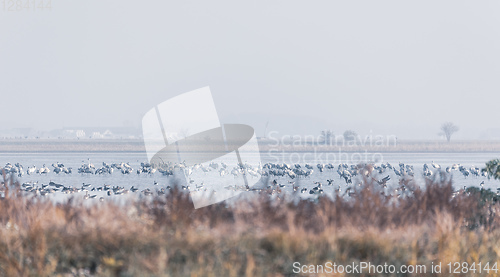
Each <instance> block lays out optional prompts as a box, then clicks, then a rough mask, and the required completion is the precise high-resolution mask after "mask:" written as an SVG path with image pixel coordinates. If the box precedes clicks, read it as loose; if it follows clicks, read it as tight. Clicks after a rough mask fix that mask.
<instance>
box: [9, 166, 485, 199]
mask: <svg viewBox="0 0 500 277" xmlns="http://www.w3.org/2000/svg"><path fill="white" fill-rule="evenodd" d="M176 171H181V172H183V173H184V174H185V176H187V177H188V180H189V181H188V184H186V185H183V186H182V187H181V189H183V190H189V191H191V192H194V191H200V190H205V191H206V190H207V189H209V188H207V186H206V185H204V184H203V182H201V183H199V184H197V183H195V182H194V181H193V180H192V179H191V178H189V176H191V175H192V174H193V173H194V172H197V171H198V172H200V173H202V174H216V176H220V177H224V176H226V175H227V176H231V175H232V176H234V177H235V178H236V177H238V176H241V175H248V176H252V177H258V178H260V177H262V178H261V179H260V180H261V184H262V185H263V186H260V188H254V189H250V188H248V187H247V189H246V190H256V191H265V192H269V193H270V194H275V193H280V192H281V191H282V189H285V188H286V187H289V188H290V190H291V191H292V192H294V193H295V192H300V193H302V194H309V195H321V194H323V193H325V190H324V187H323V184H322V183H321V182H320V181H316V180H314V181H309V182H308V181H307V180H308V179H310V178H311V176H312V175H313V173H314V174H315V179H317V178H320V179H321V176H324V177H325V178H326V184H327V185H326V186H328V187H332V188H333V190H334V191H335V192H337V193H340V192H342V191H343V188H342V186H341V184H342V183H345V185H344V191H345V192H344V195H348V196H349V195H352V194H353V193H354V188H353V186H352V183H353V179H354V178H355V177H360V178H365V179H367V180H372V181H374V182H376V183H378V184H379V185H381V186H382V187H383V188H387V185H388V182H389V181H390V180H391V176H390V174H391V173H394V174H395V175H396V176H397V177H398V179H400V181H399V182H398V184H399V185H397V186H396V187H395V192H396V193H397V192H398V191H399V192H401V191H404V190H405V187H404V185H402V183H403V182H401V181H402V180H409V179H412V178H413V176H415V170H414V167H413V166H412V165H408V164H406V165H405V164H403V163H399V164H398V165H391V164H390V163H388V162H386V163H381V164H351V165H348V164H346V163H341V164H338V165H337V166H335V165H333V164H331V163H327V164H321V163H319V164H316V165H311V164H287V163H265V164H263V165H262V164H258V165H255V166H253V165H250V164H248V163H241V164H238V165H235V166H232V167H231V166H228V165H227V164H225V163H223V162H222V163H216V162H211V163H209V164H208V165H203V164H196V165H193V166H187V165H186V164H185V163H165V164H161V165H155V164H150V163H140V165H139V166H138V168H137V169H135V170H134V169H133V168H132V166H131V165H130V163H123V162H122V163H111V164H108V163H105V162H103V163H102V165H101V166H95V165H94V164H92V163H91V162H90V160H88V161H83V162H82V164H81V166H80V167H78V168H77V170H76V172H77V173H78V174H81V175H83V176H85V175H111V174H114V172H119V173H121V174H123V175H128V174H133V173H136V174H138V175H141V174H148V175H151V176H154V175H155V174H161V175H162V176H166V177H169V176H173V175H174V174H175V172H176ZM452 171H458V172H460V173H461V174H462V175H463V176H464V177H465V178H467V177H469V176H476V177H479V176H482V177H487V175H486V173H485V172H483V171H481V170H480V169H479V168H478V167H474V166H472V167H465V166H462V165H460V164H453V165H452V166H448V167H446V168H445V169H442V168H441V166H440V165H439V164H436V163H434V162H432V163H430V164H424V165H423V168H422V175H423V176H424V177H426V178H430V177H432V176H433V175H434V174H436V173H438V172H439V173H444V172H446V173H451V172H452ZM3 172H5V173H6V174H11V175H16V176H18V177H23V175H24V174H27V175H34V174H40V175H48V174H51V172H53V173H54V174H73V170H72V168H71V167H66V166H65V165H64V164H62V163H59V162H56V163H53V164H52V165H51V168H49V167H47V166H46V165H45V164H44V165H43V166H42V167H40V168H37V167H36V166H34V165H33V166H29V167H27V169H26V170H24V167H23V166H22V165H21V164H19V163H15V164H11V163H7V164H6V165H5V166H4V167H3ZM335 173H336V174H337V175H338V178H339V180H340V181H339V182H340V183H339V185H334V184H336V183H335V180H334V179H335V178H334V177H333V176H335ZM380 175H381V176H384V175H386V176H385V177H383V178H380V179H378V178H375V177H377V176H380ZM323 179H324V178H323ZM298 180H304V181H298ZM281 183H283V184H281ZM296 183H299V184H300V185H296ZM303 183H306V185H303ZM482 185H484V181H483V182H482V183H481V186H482ZM155 186H158V182H157V181H154V183H153V186H148V187H146V188H145V189H139V188H138V187H136V186H131V187H130V188H125V186H110V185H103V186H92V185H91V184H85V183H83V184H82V185H79V186H70V185H68V186H66V185H62V184H57V183H55V182H53V181H50V182H49V183H48V184H38V182H37V181H30V182H25V183H22V185H21V188H22V189H23V190H24V191H26V192H31V193H34V194H36V195H47V194H51V193H55V192H61V193H66V194H72V193H79V192H84V193H85V195H84V199H93V198H97V196H98V195H97V194H94V193H97V192H103V193H101V194H103V195H104V196H106V195H107V196H113V195H123V194H128V193H129V192H132V193H135V192H137V191H140V193H141V194H143V195H146V196H148V195H153V194H157V195H161V194H166V193H167V192H168V191H169V190H170V189H171V187H170V186H165V187H161V188H160V187H159V186H158V187H157V188H156V189H155ZM311 186H312V188H311ZM257 187H259V186H257ZM89 193H90V194H89ZM99 199H100V200H101V201H103V200H104V197H100V198H99Z"/></svg>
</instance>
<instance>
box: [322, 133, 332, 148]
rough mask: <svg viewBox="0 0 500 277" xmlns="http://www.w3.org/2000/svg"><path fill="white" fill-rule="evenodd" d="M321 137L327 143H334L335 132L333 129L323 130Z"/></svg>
mask: <svg viewBox="0 0 500 277" xmlns="http://www.w3.org/2000/svg"><path fill="white" fill-rule="evenodd" d="M321 137H322V138H323V143H324V144H326V145H332V137H333V132H332V131H331V130H323V131H321Z"/></svg>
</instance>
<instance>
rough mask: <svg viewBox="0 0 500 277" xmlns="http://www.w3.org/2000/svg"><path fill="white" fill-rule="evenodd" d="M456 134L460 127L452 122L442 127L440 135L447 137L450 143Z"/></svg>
mask: <svg viewBox="0 0 500 277" xmlns="http://www.w3.org/2000/svg"><path fill="white" fill-rule="evenodd" d="M456 132H458V126H457V125H455V124H453V123H451V122H445V123H443V125H441V133H440V135H444V136H446V140H447V141H448V142H450V139H451V135H453V134H454V133H456Z"/></svg>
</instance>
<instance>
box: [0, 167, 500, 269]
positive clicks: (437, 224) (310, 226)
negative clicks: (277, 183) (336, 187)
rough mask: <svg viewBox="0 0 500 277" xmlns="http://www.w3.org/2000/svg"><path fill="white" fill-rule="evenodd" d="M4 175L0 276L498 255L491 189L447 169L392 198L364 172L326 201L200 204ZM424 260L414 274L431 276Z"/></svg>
mask: <svg viewBox="0 0 500 277" xmlns="http://www.w3.org/2000/svg"><path fill="white" fill-rule="evenodd" d="M4 177H5V176H4ZM4 182H5V183H7V184H6V187H7V188H9V190H10V191H5V196H6V197H5V198H3V199H0V275H1V276H269V275H273V276H289V275H293V274H292V273H293V266H292V264H293V263H294V262H296V261H298V262H300V263H301V264H324V263H325V262H327V261H331V262H336V263H341V264H348V263H353V262H360V261H366V262H371V263H372V264H384V263H388V264H394V265H402V264H406V265H416V264H427V265H430V263H431V262H435V263H436V262H439V261H442V262H443V264H445V263H448V262H469V263H472V262H482V263H483V264H485V263H486V262H490V263H494V262H497V261H498V258H499V255H500V244H499V238H500V228H499V226H500V217H499V215H498V212H499V208H500V206H499V204H498V203H497V200H498V199H497V196H496V194H493V193H492V192H490V191H484V190H479V189H469V190H467V191H462V192H460V193H458V194H456V193H455V194H454V192H453V189H452V184H451V182H450V181H449V180H446V179H443V180H438V181H428V183H427V184H425V185H424V186H423V187H422V188H420V187H417V186H412V185H411V184H406V185H407V187H408V190H407V192H406V193H405V194H404V195H402V196H401V197H387V196H384V194H382V193H381V191H380V189H379V185H378V184H374V183H372V182H370V181H367V180H364V182H363V184H362V185H361V186H360V187H359V188H358V189H357V190H356V193H355V194H352V195H351V196H350V197H340V196H336V197H335V199H334V200H331V199H330V198H328V197H320V198H319V199H318V200H316V201H310V200H300V201H290V199H281V200H280V199H278V198H276V197H274V196H269V195H258V196H256V197H254V198H252V199H251V200H242V201H240V202H238V204H235V205H231V206H229V205H227V204H225V203H219V204H215V205H211V206H208V207H205V208H201V209H197V210H195V209H194V208H193V205H192V203H191V201H190V199H189V195H188V194H186V193H183V192H182V191H180V190H174V191H172V192H171V193H170V194H168V195H162V196H155V197H153V198H152V199H138V200H136V201H133V202H132V201H131V202H129V203H127V204H125V205H123V204H116V203H113V202H102V203H99V204H98V205H92V206H87V205H82V202H81V201H76V200H74V199H72V200H70V201H68V202H67V203H64V204H54V203H53V202H51V201H50V200H47V199H45V198H43V197H38V198H37V197H27V196H23V195H22V194H21V193H19V192H18V191H16V184H15V183H14V182H12V180H10V181H8V180H5V181H4ZM427 270H428V273H427V274H419V275H418V276H433V275H432V274H430V273H429V272H430V269H429V267H428V269H427ZM325 275H326V274H325ZM476 275H477V276H497V274H496V273H495V272H494V271H491V272H489V273H486V272H483V273H481V274H478V273H476V274H475V276H476ZM320 276H321V274H320ZM330 276H331V275H330ZM337 276H341V275H337ZM358 276H370V275H368V274H364V275H363V274H360V275H358ZM372 276H373V275H372ZM402 276H405V275H402ZM406 276H412V275H406ZM415 276H417V275H415ZM436 276H447V275H446V274H443V275H436ZM464 276H465V275H464Z"/></svg>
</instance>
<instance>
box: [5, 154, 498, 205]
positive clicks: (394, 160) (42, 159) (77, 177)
mask: <svg viewBox="0 0 500 277" xmlns="http://www.w3.org/2000/svg"><path fill="white" fill-rule="evenodd" d="M260 154H261V161H262V163H266V162H275V163H282V162H285V163H290V164H292V163H300V164H302V165H304V164H305V163H308V164H311V165H312V166H313V167H314V172H313V173H312V174H311V176H309V177H306V178H296V179H293V180H292V179H290V178H284V177H279V178H278V177H273V176H271V177H269V178H266V179H264V180H266V181H268V182H271V181H272V180H275V179H276V181H277V182H278V183H279V184H285V185H287V186H286V187H285V188H283V190H285V191H291V186H289V181H293V182H294V183H295V185H296V186H300V187H301V188H307V189H311V188H312V187H314V186H316V185H315V184H314V182H321V183H322V184H323V188H324V191H325V194H331V193H332V192H333V190H334V189H338V188H339V187H340V188H341V189H343V190H345V188H346V187H347V185H346V183H345V181H344V180H343V179H341V178H340V176H339V175H338V173H337V172H336V168H337V166H338V164H339V163H347V164H357V163H359V162H367V161H376V162H377V163H378V164H379V163H381V162H384V163H385V162H389V163H390V164H392V165H393V166H398V164H399V162H402V163H404V164H409V165H413V166H414V169H415V176H414V178H415V180H416V181H417V182H418V183H423V180H424V177H423V176H422V166H423V164H424V163H427V164H428V165H429V166H430V163H431V162H432V161H434V162H435V163H437V164H440V165H441V167H442V168H443V169H445V168H446V167H447V166H451V165H453V164H461V165H463V166H466V167H468V168H469V167H471V166H476V167H479V168H483V167H484V164H485V163H486V162H487V161H489V160H491V159H495V158H498V157H500V153H378V154H373V153H358V154H356V153H336V155H333V154H332V153H326V152H319V153H314V152H310V153H276V152H272V153H260ZM255 155H256V156H257V153H256V154H255ZM334 156H335V159H334ZM89 161H90V162H91V163H93V164H94V165H95V166H96V168H97V167H100V166H101V165H102V163H103V162H106V163H108V164H111V163H122V162H124V163H130V165H131V166H132V168H134V171H133V173H131V174H128V175H123V174H122V173H121V172H119V171H118V170H115V172H114V173H113V174H111V175H110V174H103V175H93V174H79V173H77V168H78V167H80V165H81V164H82V163H88V162H89ZM8 162H10V163H12V164H14V163H20V164H21V165H23V167H24V169H25V170H26V169H27V167H28V166H33V165H35V166H36V167H37V168H40V167H41V166H42V165H44V164H45V165H46V166H47V167H49V168H50V169H52V166H51V164H52V163H57V162H59V163H63V164H64V165H65V166H66V167H72V168H73V173H72V174H64V173H61V174H56V173H54V172H53V171H51V172H50V173H48V174H46V175H40V174H32V175H26V174H25V175H24V176H22V177H21V178H19V181H20V182H21V183H25V182H38V185H41V184H48V183H49V182H50V181H52V182H55V183H58V184H63V185H65V186H73V187H81V186H82V184H91V185H92V186H91V187H99V186H103V185H110V186H120V187H125V188H126V189H130V187H132V186H134V187H136V188H138V189H139V191H140V190H143V189H146V188H150V189H152V190H153V191H154V190H156V189H161V188H166V187H167V186H169V185H172V181H173V180H172V178H169V177H166V176H163V175H162V174H161V173H159V172H157V173H155V174H139V175H138V174H136V173H135V170H136V169H137V168H139V166H140V164H141V162H147V157H146V154H145V153H137V152H135V153H115V152H113V153H55V152H54V153H15V154H13V153H2V154H0V164H1V165H5V164H6V163H8ZM244 162H245V161H244ZM317 163H332V164H333V165H335V169H334V170H326V169H325V171H324V172H322V173H321V172H319V170H317V168H316V164H317ZM431 169H433V168H432V167H431ZM433 171H437V170H436V169H433ZM386 175H389V176H390V177H391V181H389V182H388V184H397V182H398V176H396V174H395V173H394V171H392V170H391V171H387V172H385V173H383V174H381V176H379V177H380V178H382V177H385V176H386ZM451 175H452V178H453V184H454V187H455V188H462V187H463V186H479V184H480V183H481V182H482V181H484V187H485V188H491V189H492V190H494V191H496V189H497V187H500V181H496V180H488V178H486V177H475V176H472V175H471V176H469V177H467V178H466V177H464V176H463V175H462V173H460V172H459V171H452V173H451ZM193 176H196V177H197V180H204V181H206V182H217V181H218V180H221V179H220V178H224V179H225V180H226V181H227V180H229V182H231V180H233V179H234V177H233V176H231V175H227V176H224V177H221V176H219V174H218V172H216V171H214V172H208V173H204V172H201V173H200V172H195V173H194V174H193ZM379 177H377V178H379ZM231 178H232V179H231ZM327 179H333V180H334V185H333V186H326V183H327V182H326V180H327ZM257 180H258V179H253V180H251V184H252V183H255V182H256V181H257ZM353 182H355V178H353ZM195 185H196V184H195ZM91 187H90V188H91ZM90 188H89V189H90ZM56 194H59V195H62V194H61V193H56ZM89 194H92V195H94V194H96V195H97V197H96V199H94V200H97V199H99V198H100V197H105V198H106V197H107V198H109V197H108V196H107V195H106V192H104V191H101V192H97V191H95V192H89ZM77 195H79V196H82V197H83V195H84V193H83V192H80V193H77ZM302 196H303V197H313V196H312V195H309V194H304V195H302ZM66 197H67V196H64V195H63V196H56V197H55V198H56V199H65V198H66ZM112 197H120V198H126V197H129V196H124V195H120V196H112Z"/></svg>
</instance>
